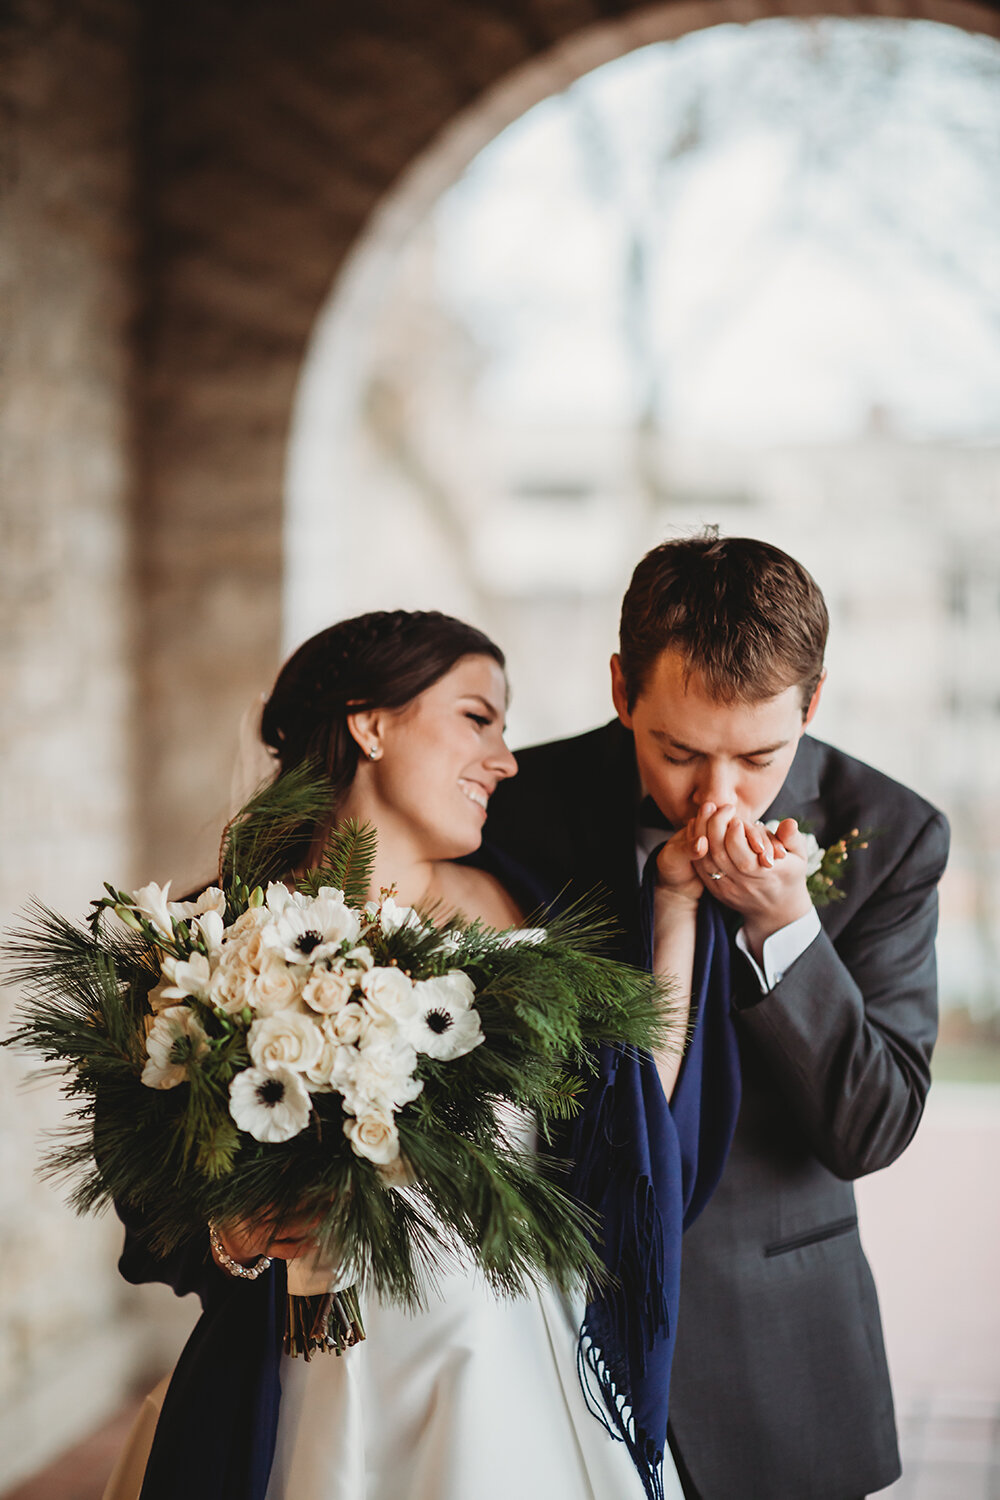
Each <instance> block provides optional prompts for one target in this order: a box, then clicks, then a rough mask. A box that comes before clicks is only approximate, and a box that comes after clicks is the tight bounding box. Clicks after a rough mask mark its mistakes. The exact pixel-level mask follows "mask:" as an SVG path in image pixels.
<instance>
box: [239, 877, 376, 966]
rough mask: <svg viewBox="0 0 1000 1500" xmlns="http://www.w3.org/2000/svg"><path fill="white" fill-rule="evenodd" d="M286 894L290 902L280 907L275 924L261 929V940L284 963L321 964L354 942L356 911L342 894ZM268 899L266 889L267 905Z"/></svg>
mask: <svg viewBox="0 0 1000 1500" xmlns="http://www.w3.org/2000/svg"><path fill="white" fill-rule="evenodd" d="M270 889H271V890H273V889H274V887H273V886H272V887H271V888H270ZM286 894H291V896H292V899H291V900H289V901H288V902H287V903H281V904H280V910H278V911H276V912H275V920H274V922H273V923H272V924H271V925H270V926H269V927H266V928H264V930H263V938H262V940H263V942H264V943H266V945H267V946H268V947H269V948H271V949H273V950H274V951H275V952H277V953H280V954H281V955H282V957H283V958H284V960H285V962H286V963H289V964H310V965H311V964H318V963H323V962H324V961H325V960H326V959H328V958H332V957H333V956H334V955H335V954H339V953H340V950H341V947H342V946H343V944H344V943H356V942H357V940H358V937H359V936H360V933H361V923H360V922H359V920H358V914H357V912H355V911H352V909H351V908H350V907H349V906H348V905H347V904H346V902H345V901H344V896H343V892H342V891H335V890H333V889H331V888H330V887H325V888H324V889H323V890H322V891H321V892H320V894H319V895H318V896H316V897H314V898H312V899H309V898H308V897H302V896H301V895H299V894H298V893H297V892H296V893H286ZM270 899H271V898H270V890H269V892H268V904H269V905H270Z"/></svg>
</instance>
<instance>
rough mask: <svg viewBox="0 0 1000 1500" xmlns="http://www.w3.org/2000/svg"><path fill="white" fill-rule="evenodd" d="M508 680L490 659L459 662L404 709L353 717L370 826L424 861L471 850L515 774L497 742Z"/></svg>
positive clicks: (467, 658)
mask: <svg viewBox="0 0 1000 1500" xmlns="http://www.w3.org/2000/svg"><path fill="white" fill-rule="evenodd" d="M506 706H507V680H506V678H505V677H504V674H503V671H502V669H501V667H500V666H499V665H498V663H497V662H495V661H494V660H493V658H492V657H490V656H463V657H462V658H461V659H460V660H459V661H457V662H456V663H455V665H454V666H453V667H452V668H451V670H450V671H449V672H446V673H445V675H444V676H443V677H439V678H438V680H437V682H435V683H432V684H431V686H430V687H429V688H426V689H425V691H424V692H422V693H420V694H419V695H418V696H417V697H416V698H414V699H413V701H412V702H411V703H408V704H407V705H406V706H405V708H401V709H393V710H376V711H374V712H372V713H370V714H358V715H355V716H354V717H353V721H352V730H353V732H354V735H355V738H356V739H357V740H358V741H359V743H360V745H361V749H362V755H367V753H368V751H369V750H370V749H372V748H374V749H375V752H376V759H374V760H371V759H369V760H363V761H362V763H361V765H360V766H359V767H358V775H359V776H364V777H366V779H368V781H369V793H370V800H371V802H372V803H373V807H372V811H373V814H374V817H375V822H376V825H377V826H379V827H382V828H386V827H387V825H391V826H393V827H394V828H395V829H397V830H398V831H399V832H405V833H406V835H407V836H408V837H409V838H410V839H411V840H413V839H414V838H415V840H416V842H417V843H418V845H419V847H420V850H421V853H422V854H423V855H424V856H425V857H428V858H431V859H456V858H458V857H460V856H461V855H463V854H470V853H471V852H472V851H473V850H474V849H478V848H479V845H480V843H481V841H482V830H483V824H484V823H485V821H486V809H487V805H488V803H489V799H490V796H491V795H492V793H493V790H494V788H495V787H496V785H497V783H498V782H500V781H502V780H504V779H505V778H506V777H508V776H513V775H514V774H515V773H516V771H517V762H516V761H515V759H514V757H513V755H511V753H510V751H509V750H508V749H507V746H506V743H505V742H504V717H505V712H506Z"/></svg>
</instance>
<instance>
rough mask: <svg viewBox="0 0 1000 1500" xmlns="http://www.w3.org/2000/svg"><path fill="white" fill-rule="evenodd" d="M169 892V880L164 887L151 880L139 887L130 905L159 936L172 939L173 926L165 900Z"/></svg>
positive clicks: (168, 904)
mask: <svg viewBox="0 0 1000 1500" xmlns="http://www.w3.org/2000/svg"><path fill="white" fill-rule="evenodd" d="M169 892H170V881H169V880H168V881H167V883H166V885H164V886H159V885H157V883H156V881H155V880H151V881H150V882H149V884H148V885H144V886H140V888H139V890H137V891H136V892H135V894H134V895H133V897H132V903H133V905H134V906H135V909H136V911H137V912H140V913H141V915H142V916H144V917H145V918H146V920H147V921H148V922H151V923H152V925H153V926H154V927H155V928H156V930H157V932H159V933H160V934H161V936H163V937H165V938H171V939H172V938H173V935H174V924H173V922H172V921H171V920H170V903H169V902H168V900H167V896H168V894H169Z"/></svg>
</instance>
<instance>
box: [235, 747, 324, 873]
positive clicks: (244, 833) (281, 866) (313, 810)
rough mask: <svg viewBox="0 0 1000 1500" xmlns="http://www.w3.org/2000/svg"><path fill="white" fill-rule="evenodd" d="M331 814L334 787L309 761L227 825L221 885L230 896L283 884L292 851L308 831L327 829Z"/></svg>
mask: <svg viewBox="0 0 1000 1500" xmlns="http://www.w3.org/2000/svg"><path fill="white" fill-rule="evenodd" d="M329 814H330V787H329V784H328V782H327V781H326V778H325V777H324V776H323V775H322V772H321V771H320V770H319V768H318V767H316V766H315V765H313V764H311V763H310V762H308V761H306V762H303V764H302V765H301V766H297V767H295V768H294V769H293V770H291V771H285V772H283V773H282V775H281V776H278V777H277V778H276V779H275V780H274V781H272V782H269V783H268V784H267V785H266V786H263V787H261V788H260V790H259V791H257V792H255V793H254V795H253V796H252V797H251V798H250V801H249V802H248V803H247V804H246V805H245V806H244V807H242V808H241V809H240V811H239V812H238V813H237V814H236V816H235V817H234V818H233V819H232V820H231V821H230V822H229V823H228V824H227V826H226V830H225V833H224V834H223V836H222V846H221V848H220V850H219V883H220V885H221V886H222V889H223V890H224V891H226V892H227V894H228V893H229V892H230V891H231V890H234V889H235V890H237V891H241V890H242V891H246V892H249V891H252V890H253V889H254V887H255V886H266V885H267V883H268V881H270V880H283V879H284V877H285V875H286V874H287V873H288V870H289V868H290V865H291V863H292V861H291V859H290V858H289V855H290V851H291V850H293V849H294V848H295V846H296V845H297V843H298V842H299V841H300V840H301V838H302V836H303V830H307V829H311V828H314V827H316V826H317V825H318V826H320V827H321V826H322V825H323V823H324V822H325V820H326V819H327V818H328V817H329Z"/></svg>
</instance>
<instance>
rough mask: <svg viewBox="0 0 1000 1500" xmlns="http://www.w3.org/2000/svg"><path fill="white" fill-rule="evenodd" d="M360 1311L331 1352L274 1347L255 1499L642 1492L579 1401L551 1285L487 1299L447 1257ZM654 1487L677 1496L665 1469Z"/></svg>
mask: <svg viewBox="0 0 1000 1500" xmlns="http://www.w3.org/2000/svg"><path fill="white" fill-rule="evenodd" d="M363 1314H364V1321H365V1329H366V1333H367V1335H368V1336H367V1338H366V1339H365V1341H364V1342H363V1343H361V1344H357V1345H356V1346H355V1347H354V1348H353V1349H348V1350H347V1351H346V1352H345V1353H344V1354H343V1355H342V1356H340V1357H339V1358H338V1357H337V1356H336V1355H330V1354H324V1355H319V1356H316V1357H314V1358H313V1359H312V1360H311V1361H310V1362H309V1363H308V1364H307V1363H306V1361H305V1360H303V1359H292V1358H289V1357H288V1356H284V1357H283V1360H282V1366H281V1409H280V1416H279V1422H278V1442H277V1449H276V1452H275V1457H274V1465H273V1468H272V1470H271V1481H270V1484H269V1486H268V1490H267V1500H643V1493H644V1492H643V1487H642V1483H641V1482H640V1479H639V1476H638V1473H637V1471H636V1469H635V1466H634V1465H633V1463H632V1460H631V1458H630V1457H629V1453H628V1449H627V1448H626V1447H625V1444H624V1443H623V1442H620V1441H618V1440H616V1439H614V1438H612V1437H611V1435H610V1434H609V1433H608V1432H606V1431H605V1429H604V1427H603V1425H602V1424H601V1423H600V1422H599V1421H598V1420H597V1418H596V1417H595V1416H593V1415H592V1413H591V1412H590V1411H589V1410H588V1409H587V1403H586V1400H585V1399H584V1395H583V1391H582V1390H581V1388H580V1381H579V1376H578V1374H577V1365H576V1344H577V1327H578V1321H577V1318H576V1317H575V1316H574V1314H573V1312H572V1311H571V1309H570V1308H569V1306H568V1304H567V1302H566V1301H565V1299H564V1298H563V1297H561V1296H560V1294H559V1293H557V1292H556V1291H554V1290H553V1289H551V1288H549V1287H542V1288H541V1289H539V1290H536V1291H534V1292H532V1293H530V1294H529V1295H528V1296H525V1297H519V1298H517V1299H509V1300H508V1299H499V1298H497V1297H496V1296H495V1295H494V1294H493V1293H492V1292H491V1291H490V1290H489V1288H488V1287H487V1286H486V1285H485V1284H484V1282H483V1280H482V1278H481V1277H480V1276H478V1275H476V1274H475V1273H474V1272H471V1271H469V1270H465V1269H463V1268H462V1267H461V1266H459V1265H456V1266H455V1268H454V1270H452V1271H450V1272H449V1273H447V1274H446V1275H444V1276H442V1277H441V1278H440V1282H439V1287H438V1292H437V1294H432V1295H431V1296H430V1297H429V1298H428V1305H427V1307H426V1309H425V1310H423V1311H421V1312H418V1313H415V1314H409V1313H407V1312H404V1311H403V1310H401V1309H400V1308H397V1307H382V1306H379V1305H377V1304H376V1305H374V1306H369V1307H368V1308H366V1309H364V1310H363ZM598 1399H599V1398H598ZM668 1464H669V1457H668ZM665 1495H666V1500H682V1492H681V1488H680V1483H679V1481H678V1480H677V1477H676V1474H673V1473H672V1472H671V1473H668V1475H667V1476H666V1478H665Z"/></svg>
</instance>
